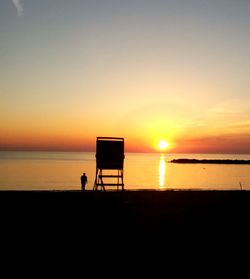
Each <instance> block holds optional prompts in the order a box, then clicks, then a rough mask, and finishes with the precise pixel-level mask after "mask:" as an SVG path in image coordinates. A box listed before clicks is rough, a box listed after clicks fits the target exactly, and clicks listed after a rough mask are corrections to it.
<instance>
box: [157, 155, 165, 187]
mask: <svg viewBox="0 0 250 279" xmlns="http://www.w3.org/2000/svg"><path fill="white" fill-rule="evenodd" d="M165 175H166V163H165V154H161V156H160V161H159V188H161V189H164V188H165Z"/></svg>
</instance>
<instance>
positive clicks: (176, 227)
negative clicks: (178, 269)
mask: <svg viewBox="0 0 250 279" xmlns="http://www.w3.org/2000/svg"><path fill="white" fill-rule="evenodd" d="M0 206H1V208H0V209H1V232H2V233H3V234H4V236H5V237H8V239H11V242H14V243H19V244H20V243H23V245H24V246H25V243H27V242H29V241H30V239H35V240H34V247H37V246H39V247H40V248H41V247H43V245H45V247H48V243H49V247H50V248H51V247H53V246H57V247H58V246H59V247H60V249H64V248H66V247H79V250H80V253H82V252H83V251H85V252H86V251H90V250H86V249H87V247H91V250H93V251H95V249H97V247H98V248H100V247H103V245H104V246H105V247H106V248H104V249H103V251H105V253H106V252H107V251H108V250H109V249H110V247H111V245H112V247H113V248H114V247H115V249H117V250H118V251H119V252H121V251H124V250H126V249H127V250H131V249H134V248H135V247H138V246H139V247H140V251H141V249H145V250H147V249H148V248H149V247H151V248H152V247H154V248H157V249H162V250H163V251H168V253H170V254H171V253H173V251H175V252H176V251H179V250H180V251H182V252H181V253H183V251H185V253H186V254H189V253H192V252H193V251H196V252H197V255H199V253H203V254H204V253H210V254H211V256H212V257H213V256H215V255H216V254H217V253H221V252H222V253H223V254H224V255H225V254H227V253H232V251H233V250H235V249H236V251H237V252H236V253H234V255H237V257H239V255H240V257H242V253H245V252H246V253H247V254H248V253H249V250H248V249H249V246H248V245H249V239H250V228H249V221H250V215H249V213H250V191H124V192H94V191H85V192H80V191H1V192H0ZM2 239H4V237H2ZM23 248H24V247H23ZM85 252H84V253H85ZM163 253H165V252H163ZM239 253H240V254H239Z"/></svg>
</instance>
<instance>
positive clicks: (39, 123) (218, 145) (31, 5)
mask: <svg viewBox="0 0 250 279" xmlns="http://www.w3.org/2000/svg"><path fill="white" fill-rule="evenodd" d="M0 119H1V120H0V150H72V151H74V150H84V151H94V150H95V141H96V137H98V136H113V137H124V138H125V148H126V151H127V152H129V151H139V152H151V151H157V150H158V149H157V146H158V143H159V142H160V140H166V141H167V142H168V143H169V147H168V148H169V149H168V151H169V152H173V153H174V152H182V153H185V152H198V153H248V154H249V153H250V1H249V0H70V1H69V0H19V1H18V0H1V1H0Z"/></svg>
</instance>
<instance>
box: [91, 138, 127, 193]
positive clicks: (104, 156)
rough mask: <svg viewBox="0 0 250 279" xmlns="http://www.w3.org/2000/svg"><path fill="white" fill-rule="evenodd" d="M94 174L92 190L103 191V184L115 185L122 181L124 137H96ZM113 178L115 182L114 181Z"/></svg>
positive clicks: (120, 185) (122, 187) (118, 185)
mask: <svg viewBox="0 0 250 279" xmlns="http://www.w3.org/2000/svg"><path fill="white" fill-rule="evenodd" d="M95 156H96V176H95V183H94V188H93V189H94V190H98V187H99V186H100V187H101V190H104V191H105V186H116V187H117V190H119V187H121V189H122V190H124V183H123V161H124V158H125V156H124V139H123V138H113V137H97V139H96V155H95ZM114 179H115V181H116V182H114Z"/></svg>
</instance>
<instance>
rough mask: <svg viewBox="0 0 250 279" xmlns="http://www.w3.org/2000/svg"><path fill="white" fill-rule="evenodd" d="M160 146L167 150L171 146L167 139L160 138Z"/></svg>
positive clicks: (161, 148)
mask: <svg viewBox="0 0 250 279" xmlns="http://www.w3.org/2000/svg"><path fill="white" fill-rule="evenodd" d="M158 147H159V149H160V150H162V151H163V150H166V149H167V148H168V147H169V143H168V142H167V141H166V140H160V141H159V143H158Z"/></svg>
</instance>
